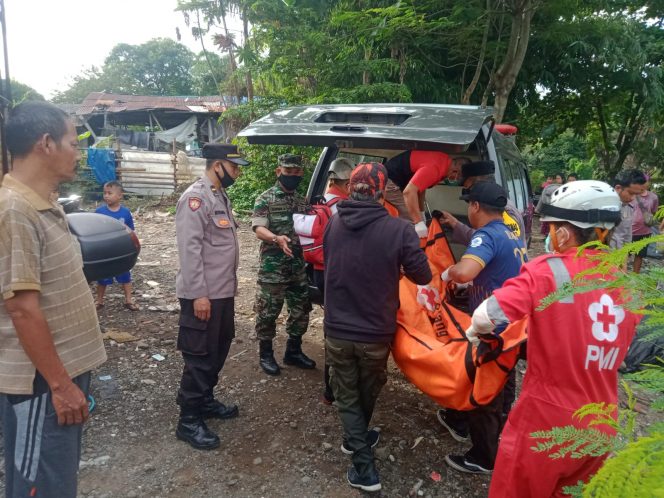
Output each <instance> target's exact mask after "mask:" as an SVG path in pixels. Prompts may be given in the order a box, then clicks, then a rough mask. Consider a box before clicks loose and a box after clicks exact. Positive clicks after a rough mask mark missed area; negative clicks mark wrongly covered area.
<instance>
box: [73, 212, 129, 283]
mask: <svg viewBox="0 0 664 498" xmlns="http://www.w3.org/2000/svg"><path fill="white" fill-rule="evenodd" d="M67 220H68V221H69V229H70V230H71V232H72V233H73V234H74V235H75V236H76V238H77V239H78V242H79V243H80V245H81V253H82V254H83V273H85V277H86V278H87V279H88V281H93V280H100V279H102V278H109V277H114V276H116V275H120V274H121V273H125V272H127V271H129V270H131V269H132V268H133V267H134V265H135V264H136V260H137V259H138V254H139V252H140V251H141V245H140V243H139V241H138V237H136V234H134V232H132V231H131V230H130V229H129V228H128V227H127V226H125V225H124V224H123V223H121V222H120V221H118V220H116V219H114V218H111V217H110V216H105V215H103V214H97V213H72V214H68V215H67Z"/></svg>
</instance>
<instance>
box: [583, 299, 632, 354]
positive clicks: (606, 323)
mask: <svg viewBox="0 0 664 498" xmlns="http://www.w3.org/2000/svg"><path fill="white" fill-rule="evenodd" d="M588 314H589V315H590V319H591V320H592V321H593V325H592V333H593V337H594V338H595V339H597V340H598V341H608V342H613V341H615V340H616V339H617V338H618V325H620V324H621V323H622V321H623V320H624V319H625V310H624V309H622V307H620V306H616V305H615V304H614V303H613V299H611V296H609V295H608V294H602V296H601V297H600V298H599V302H596V303H592V304H591V305H590V306H589V307H588Z"/></svg>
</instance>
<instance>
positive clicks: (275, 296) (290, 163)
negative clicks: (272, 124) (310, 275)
mask: <svg viewBox="0 0 664 498" xmlns="http://www.w3.org/2000/svg"><path fill="white" fill-rule="evenodd" d="M275 172H276V175H277V183H276V184H275V185H274V186H273V187H271V188H269V189H268V190H266V191H265V192H263V193H262V194H261V195H260V196H258V198H257V199H256V203H255V205H254V212H253V216H252V218H251V228H252V229H253V230H254V232H255V233H256V237H258V239H259V240H260V241H261V246H260V266H259V269H258V285H257V288H256V301H255V305H254V311H255V312H256V336H257V337H258V339H259V341H260V361H259V364H260V366H261V368H262V369H263V370H264V371H265V373H267V374H268V375H279V373H280V372H281V370H280V368H279V365H278V364H277V362H276V361H275V359H274V351H273V349H272V339H274V336H275V334H276V322H277V317H278V316H279V313H280V312H281V308H282V307H283V304H284V300H285V301H286V305H287V307H288V320H287V321H286V332H287V333H288V342H287V344H286V352H285V354H284V363H285V364H286V365H292V366H296V367H299V368H306V369H312V368H316V362H314V361H313V360H311V359H310V358H308V357H307V356H306V355H305V354H304V353H303V352H302V336H303V335H304V333H305V332H306V331H307V327H308V326H309V312H310V311H311V303H310V302H309V288H308V287H309V285H308V281H307V275H306V273H305V264H304V257H303V256H302V247H301V246H300V241H299V239H298V237H297V235H295V230H294V228H293V214H294V213H304V212H305V211H306V208H307V204H306V201H305V200H304V198H302V197H301V196H300V195H298V194H297V193H296V192H295V190H296V189H297V187H298V185H299V184H300V182H301V181H302V175H303V174H304V169H303V166H302V157H301V156H298V155H294V154H283V155H281V156H279V166H277V168H276V170H275Z"/></svg>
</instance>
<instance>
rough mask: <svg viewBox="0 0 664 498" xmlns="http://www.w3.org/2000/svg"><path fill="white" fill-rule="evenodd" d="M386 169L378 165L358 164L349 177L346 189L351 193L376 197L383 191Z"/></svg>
mask: <svg viewBox="0 0 664 498" xmlns="http://www.w3.org/2000/svg"><path fill="white" fill-rule="evenodd" d="M386 182H387V169H385V166H383V165H382V164H380V163H361V164H358V165H357V166H356V167H355V169H354V170H353V173H352V174H351V175H350V182H349V185H348V188H349V189H350V191H351V192H359V193H362V194H367V195H376V193H377V192H379V191H384V190H385V183H386Z"/></svg>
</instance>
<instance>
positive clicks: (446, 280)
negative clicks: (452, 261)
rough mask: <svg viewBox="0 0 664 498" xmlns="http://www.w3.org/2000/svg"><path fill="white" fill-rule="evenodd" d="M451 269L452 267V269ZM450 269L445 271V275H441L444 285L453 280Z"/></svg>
mask: <svg viewBox="0 0 664 498" xmlns="http://www.w3.org/2000/svg"><path fill="white" fill-rule="evenodd" d="M450 268H451V267H450ZM450 268H447V269H445V271H444V272H443V273H441V274H440V279H441V280H442V281H443V282H444V283H448V282H450V281H451V280H452V277H450Z"/></svg>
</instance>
